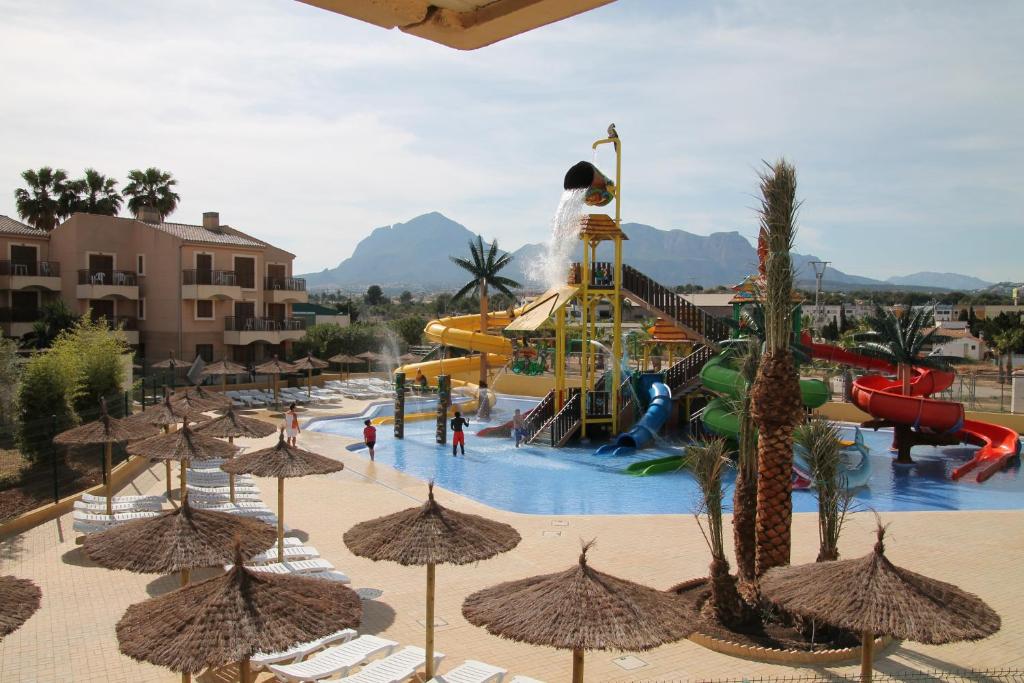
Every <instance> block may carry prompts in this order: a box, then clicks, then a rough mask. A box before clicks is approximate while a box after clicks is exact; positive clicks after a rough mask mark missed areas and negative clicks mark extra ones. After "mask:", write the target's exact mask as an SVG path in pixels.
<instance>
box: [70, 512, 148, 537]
mask: <svg viewBox="0 0 1024 683" xmlns="http://www.w3.org/2000/svg"><path fill="white" fill-rule="evenodd" d="M159 514H160V513H159V512H158V511H156V510H145V511H139V512H117V513H114V514H112V515H107V514H104V513H99V512H90V511H86V510H74V512H73V516H72V518H73V519H74V523H73V524H72V527H73V528H74V530H75V531H77V532H79V533H83V534H91V533H94V532H96V531H103V530H105V529H110V528H111V527H114V526H117V525H118V524H124V523H125V522H131V521H134V520H136V519H146V518H147V517H156V516H158V515H159Z"/></svg>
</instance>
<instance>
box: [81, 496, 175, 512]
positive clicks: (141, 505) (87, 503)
mask: <svg viewBox="0 0 1024 683" xmlns="http://www.w3.org/2000/svg"><path fill="white" fill-rule="evenodd" d="M163 503H164V498H163V496H114V498H113V500H111V503H110V504H111V509H112V511H114V512H143V511H151V510H159V509H160V508H161V507H163ZM74 507H75V509H76V510H84V511H85V512H98V513H100V514H106V512H107V498H106V496H95V495H93V494H91V493H83V494H82V497H81V499H80V500H76V501H75V505H74Z"/></svg>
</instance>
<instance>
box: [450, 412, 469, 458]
mask: <svg viewBox="0 0 1024 683" xmlns="http://www.w3.org/2000/svg"><path fill="white" fill-rule="evenodd" d="M468 424H469V420H467V419H466V418H464V417H462V413H460V412H459V411H457V410H456V411H455V417H454V418H452V457H453V458H454V457H455V455H456V453H455V449H456V448H459V447H460V446H461V447H462V454H463V455H465V454H466V434H465V432H463V431H462V428H463V427H465V426H466V425H468Z"/></svg>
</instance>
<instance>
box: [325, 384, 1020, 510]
mask: <svg viewBox="0 0 1024 683" xmlns="http://www.w3.org/2000/svg"><path fill="white" fill-rule="evenodd" d="M535 404H536V400H534V399H524V398H515V397H509V396H500V397H499V399H498V405H497V406H496V407H495V410H494V412H493V414H492V419H491V420H490V421H489V422H479V421H477V420H475V419H473V416H469V417H470V420H471V426H470V428H469V431H468V432H467V435H466V442H467V443H466V456H465V457H462V456H459V457H458V458H453V457H452V455H451V446H450V445H449V446H438V445H436V444H435V443H434V421H433V420H426V421H421V422H410V423H406V426H405V439H404V440H396V439H394V438H393V437H392V436H391V433H392V432H391V426H390V425H383V426H381V427H378V431H377V435H378V441H377V447H376V459H377V462H380V463H383V464H387V465H391V466H393V467H395V468H396V469H399V470H401V471H403V472H406V473H408V474H410V475H412V476H414V477H417V478H419V479H423V480H429V479H434V480H435V481H436V482H437V484H438V485H439V486H442V487H444V488H446V489H449V490H452V491H456V492H458V493H461V494H462V495H465V496H468V497H470V498H473V499H474V500H478V501H480V502H482V503H485V504H487V505H490V506H491V507H495V508H499V509H502V510H509V511H512V512H521V513H528V514H546V515H559V514H560V515H599V514H600V515H620V514H688V513H691V512H692V511H693V510H694V509H695V508H696V505H697V502H698V500H699V491H698V488H697V485H696V482H695V481H694V480H693V477H691V476H690V474H689V473H688V472H686V471H681V472H674V473H670V474H660V475H656V476H650V477H634V476H631V475H627V474H623V473H622V470H623V469H624V468H625V467H626V466H627V465H628V464H630V463H631V462H636V461H638V460H650V459H653V458H657V457H660V456H661V455H667V454H670V453H671V451H670V450H669V447H665V448H657V447H656V448H647V449H644V450H643V451H641V452H639V453H638V454H636V455H633V456H625V457H621V456H620V457H614V456H612V457H606V456H595V455H594V454H593V452H594V450H595V449H596V448H597V446H599V445H600V444H593V445H591V446H589V447H583V446H578V447H574V448H561V449H552V448H546V447H542V446H524V447H521V448H515V447H514V445H513V442H512V440H511V439H508V438H500V437H499V438H483V437H477V436H476V432H477V431H479V430H480V429H482V428H483V427H485V426H488V425H494V424H498V423H500V422H504V421H506V420H508V419H510V417H511V415H512V412H513V410H515V408H520V409H522V410H524V411H525V410H527V409H529V408H530V407H532V406H533V405H535ZM433 406H434V403H432V402H430V401H421V402H419V403H418V405H407V407H406V413H407V414H411V413H414V412H429V411H432V410H433V409H434V407H433ZM392 413H393V410H392V407H391V406H390V405H378V406H374V407H372V408H370V409H369V410H368V411H367V414H366V415H365V416H359V417H352V418H328V419H322V420H315V421H311V422H310V424H308V425H307V426H306V427H305V428H306V429H307V430H310V431H317V432H325V433H330V434H339V435H343V436H348V437H352V438H355V439H359V440H362V428H363V423H362V420H363V419H365V417H376V416H378V415H390V414H392ZM845 431H847V432H848V435H852V432H853V428H852V427H851V428H847V429H846V430H845ZM865 438H866V441H867V445H868V447H869V448H870V449H871V478H870V481H869V483H868V486H867V487H865V488H862V489H859V490H858V491H857V493H856V500H855V503H854V505H855V509H867V508H869V507H870V508H873V509H875V510H878V511H880V512H887V511H910V510H1006V509H1018V508H1022V507H1024V478H1021V477H1020V476H1019V475H1020V464H1019V462H1014V463H1013V464H1011V465H1010V468H1009V469H1007V470H1005V471H1003V472H1000V473H998V474H996V475H995V476H994V477H992V478H991V479H989V480H988V481H987V482H985V483H984V484H978V483H976V482H975V481H974V479H973V478H968V479H966V480H962V481H952V480H951V479H950V477H949V474H950V472H951V471H952V470H953V469H954V468H955V467H957V466H958V465H960V464H962V463H964V462H966V461H967V460H969V459H970V458H971V456H972V454H973V452H974V451H975V448H974V447H971V446H955V447H944V448H932V447H925V446H919V447H917V448H915V449H914V451H913V457H914V460H915V461H916V464H914V465H896V464H895V463H894V462H893V456H892V455H891V454H890V453H889V451H888V447H889V443H890V442H891V440H892V434H891V433H886V432H884V431H882V432H878V433H874V432H870V431H867V432H865ZM449 440H450V435H449ZM356 452H357V453H361V454H363V455H364V456H365V454H366V451H365V449H364V448H360V449H358V450H356ZM728 483H729V484H731V475H730V479H729V482H728ZM727 498H728V499H729V500H731V493H729V494H727ZM793 509H794V510H795V511H797V512H813V511H816V510H817V505H816V502H815V499H814V494H813V493H812V492H810V491H795V492H794V493H793Z"/></svg>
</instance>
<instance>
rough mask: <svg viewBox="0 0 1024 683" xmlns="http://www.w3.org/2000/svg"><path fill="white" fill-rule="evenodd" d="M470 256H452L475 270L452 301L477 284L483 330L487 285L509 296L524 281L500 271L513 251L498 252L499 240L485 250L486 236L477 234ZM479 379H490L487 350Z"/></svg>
mask: <svg viewBox="0 0 1024 683" xmlns="http://www.w3.org/2000/svg"><path fill="white" fill-rule="evenodd" d="M469 254H470V258H471V259H472V260H469V259H464V258H460V257H458V256H449V257H448V258H450V259H451V260H452V263H454V264H455V265H457V266H458V267H459V268H462V269H463V270H465V271H467V272H469V273H470V274H472V276H473V279H472V280H470V281H469V282H467V283H466V284H465V285H463V286H462V289H460V290H459V291H457V292H456V293H455V296H453V297H452V299H451V300H452V303H455V302H457V301H459V300H460V299H462V298H463V297H464V296H466V295H467V294H469V293H470V292H472V291H473V289H474V288H476V289H477V290H478V292H479V294H480V331H481V332H483V333H486V332H487V311H488V303H487V287H488V285H490V286H491V287H494V288H495V289H497V290H498V291H499V292H503V293H504V294H507V295H508V296H510V297H514V296H515V295H514V294H512V290H511V288H513V287H520V286H521V285H520V284H519V283H518V282H516V281H515V280H511V279H509V278H507V277H502V276H501V275H498V273H499V272H501V270H502V269H503V268H504V267H505V266H507V265H508V264H509V263H511V262H512V255H511V254H501V255H500V256H499V255H498V240H494V241H493V242H491V248H490V249H488V250H487V252H486V254H485V253H484V238H483V237H481V236H480V235H477V236H476V241H474V240H470V241H469ZM480 381H481V382H486V381H487V354H486V353H481V354H480Z"/></svg>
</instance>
